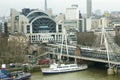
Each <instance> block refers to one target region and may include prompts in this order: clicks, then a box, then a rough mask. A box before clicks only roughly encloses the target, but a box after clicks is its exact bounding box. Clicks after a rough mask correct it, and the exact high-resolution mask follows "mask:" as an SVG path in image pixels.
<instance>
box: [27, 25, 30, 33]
mask: <svg viewBox="0 0 120 80" xmlns="http://www.w3.org/2000/svg"><path fill="white" fill-rule="evenodd" d="M27 33H30V25H27Z"/></svg>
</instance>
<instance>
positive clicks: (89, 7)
mask: <svg viewBox="0 0 120 80" xmlns="http://www.w3.org/2000/svg"><path fill="white" fill-rule="evenodd" d="M91 16H92V0H87V18H90V17H91Z"/></svg>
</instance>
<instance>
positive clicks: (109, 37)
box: [44, 28, 120, 69]
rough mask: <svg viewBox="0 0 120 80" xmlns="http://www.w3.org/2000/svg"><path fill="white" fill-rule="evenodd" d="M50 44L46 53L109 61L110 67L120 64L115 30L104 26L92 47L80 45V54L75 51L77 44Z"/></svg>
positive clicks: (119, 50)
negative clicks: (109, 29) (112, 30)
mask: <svg viewBox="0 0 120 80" xmlns="http://www.w3.org/2000/svg"><path fill="white" fill-rule="evenodd" d="M64 37H65V36H64ZM65 39H66V38H65ZM96 43H97V44H96ZM48 46H49V47H46V53H45V54H44V55H46V54H54V55H58V56H59V55H60V56H65V57H71V58H77V59H83V60H89V61H95V62H102V63H108V65H109V68H110V69H111V68H114V67H115V66H117V65H120V47H119V46H118V45H117V44H116V43H115V41H114V35H113V32H109V31H106V30H105V29H104V28H102V32H101V33H98V37H97V38H96V41H95V44H94V45H93V46H92V47H86V46H84V47H83V46H81V47H80V54H76V53H75V50H76V46H71V45H68V44H67V43H66V44H63V42H62V44H48Z"/></svg>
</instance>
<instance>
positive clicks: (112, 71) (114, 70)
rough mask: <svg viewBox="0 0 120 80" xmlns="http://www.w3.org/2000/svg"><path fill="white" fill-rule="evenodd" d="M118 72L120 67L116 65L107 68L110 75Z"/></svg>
mask: <svg viewBox="0 0 120 80" xmlns="http://www.w3.org/2000/svg"><path fill="white" fill-rule="evenodd" d="M117 73H118V69H117V68H116V67H113V68H108V69H107V74H108V75H114V74H117Z"/></svg>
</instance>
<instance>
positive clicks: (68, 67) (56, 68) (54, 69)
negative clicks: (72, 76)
mask: <svg viewBox="0 0 120 80" xmlns="http://www.w3.org/2000/svg"><path fill="white" fill-rule="evenodd" d="M87 68H88V67H87V65H86V64H81V65H77V64H56V63H54V64H51V65H50V67H49V68H42V69H41V70H42V73H43V74H57V73H66V72H76V71H81V70H85V69H87Z"/></svg>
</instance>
